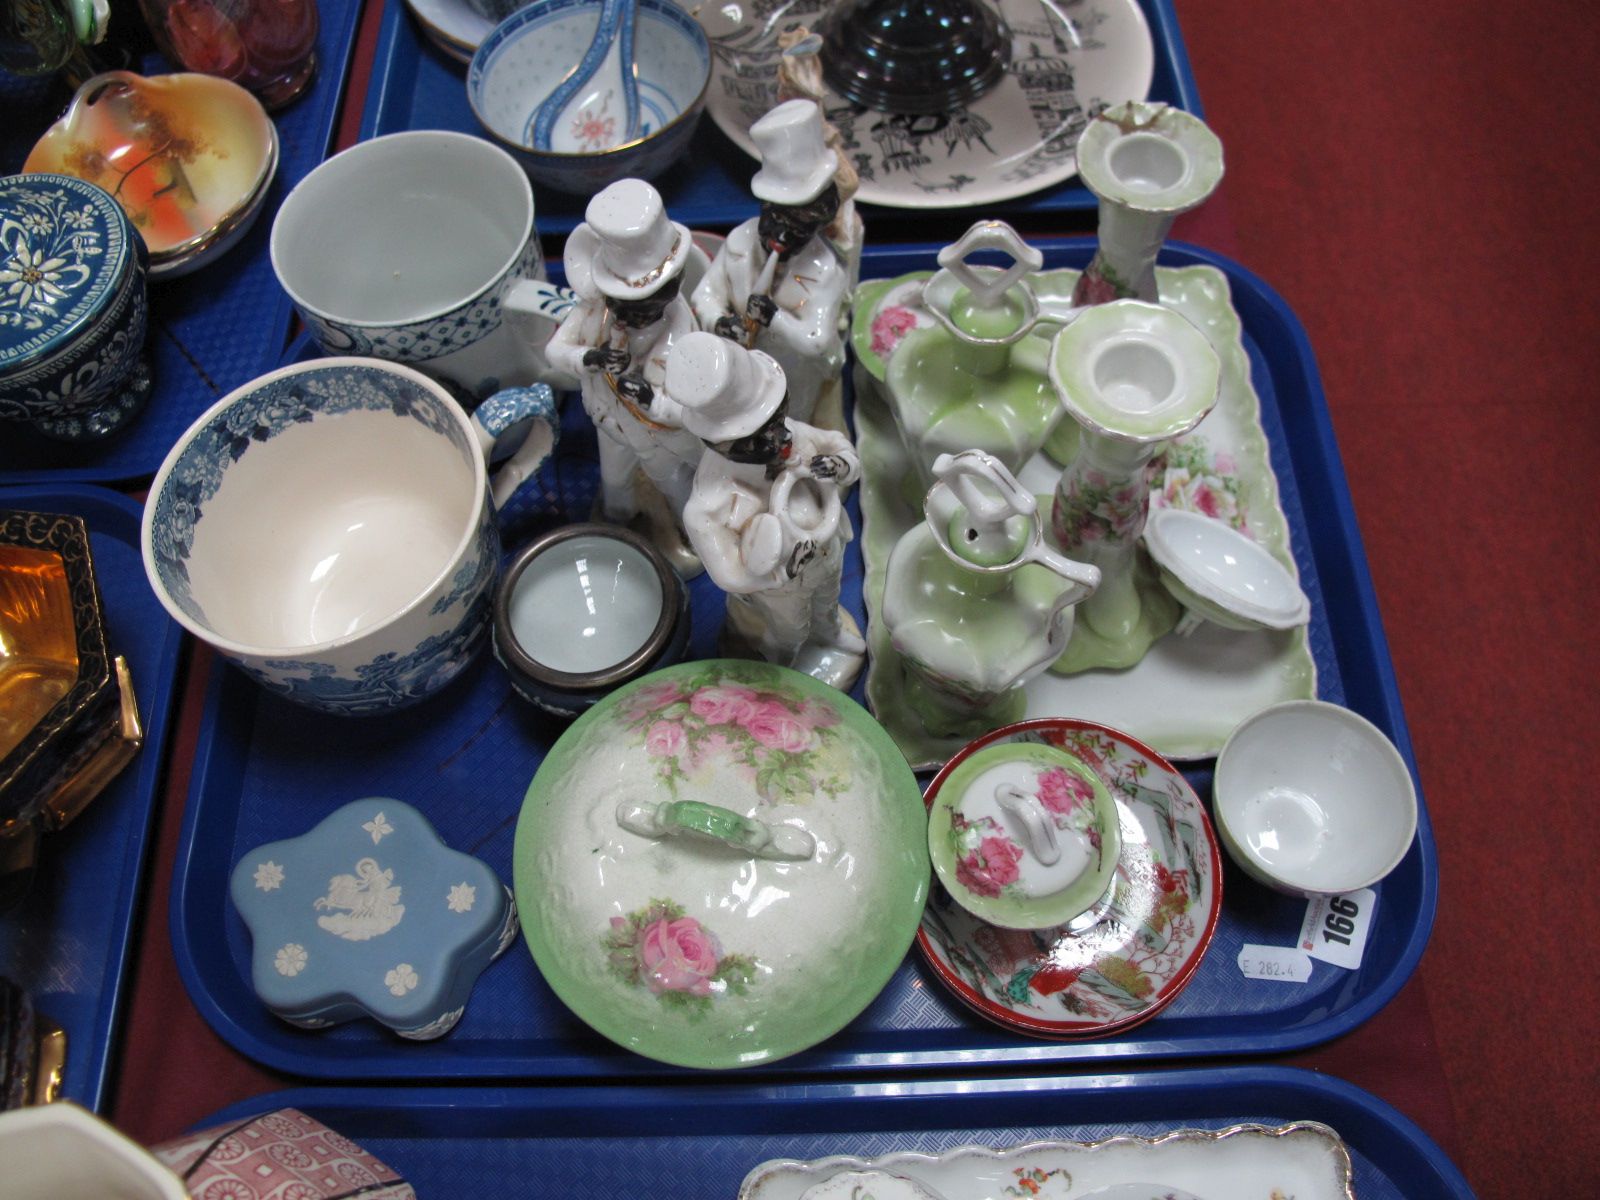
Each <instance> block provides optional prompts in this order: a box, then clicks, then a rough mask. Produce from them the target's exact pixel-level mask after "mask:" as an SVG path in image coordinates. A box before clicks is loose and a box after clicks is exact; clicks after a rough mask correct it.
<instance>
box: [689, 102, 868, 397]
mask: <svg viewBox="0 0 1600 1200" xmlns="http://www.w3.org/2000/svg"><path fill="white" fill-rule="evenodd" d="M750 136H751V138H752V139H753V140H754V141H755V143H756V145H757V147H759V148H760V150H761V169H760V170H759V171H757V172H756V174H755V177H754V178H753V179H752V180H751V181H750V190H751V191H752V192H754V193H755V196H756V199H758V200H760V201H761V215H760V216H759V217H752V218H750V220H748V221H746V222H744V224H742V225H740V226H738V227H737V228H736V229H734V230H733V232H732V233H730V234H729V235H728V240H727V241H725V242H724V243H723V244H722V248H721V249H720V250H719V251H718V252H717V256H716V258H715V259H714V260H713V261H712V263H711V268H710V269H709V270H708V271H707V272H706V274H705V278H704V279H702V280H701V281H700V285H699V286H698V287H697V288H695V290H694V296H693V304H694V311H695V316H696V317H698V318H699V321H700V327H701V328H702V329H707V330H711V331H713V332H715V333H717V334H720V335H721V336H723V337H725V338H729V339H731V340H733V341H736V342H738V343H739V344H740V345H742V346H745V347H746V348H747V349H757V350H762V351H764V352H766V353H767V354H770V355H771V356H772V357H773V358H774V359H776V360H777V362H778V365H779V366H781V367H782V368H783V372H784V376H785V377H786V378H787V379H788V381H789V403H790V405H791V411H792V412H793V414H794V416H795V417H796V418H797V419H799V420H801V421H811V420H813V419H814V414H816V413H817V411H818V409H819V407H821V408H822V411H823V413H824V414H825V417H824V419H825V420H827V421H828V422H829V423H833V422H834V421H835V420H839V419H840V418H837V417H836V416H835V415H834V411H833V410H834V406H835V405H836V403H837V396H838V394H839V391H840V389H841V388H842V386H843V385H842V373H843V369H844V338H843V333H842V330H841V328H840V322H841V319H842V317H843V312H844V306H845V301H846V299H847V298H848V293H849V290H850V285H849V267H848V266H847V264H846V263H845V262H844V261H843V260H842V259H841V258H840V256H839V252H838V251H837V250H836V249H835V248H834V246H833V244H832V243H831V242H829V240H828V239H827V238H826V237H825V236H823V231H824V230H825V229H826V228H827V227H828V226H829V225H830V224H831V223H832V222H833V220H834V218H835V217H836V216H837V215H838V211H839V205H840V199H839V188H838V186H837V184H836V183H835V179H834V176H835V174H836V173H837V171H838V169H839V155H838V152H837V151H835V150H830V149H829V148H828V147H827V145H826V144H825V142H824V140H823V128H822V110H821V109H820V108H818V107H817V105H816V104H815V103H814V102H813V101H810V100H789V101H786V102H784V103H783V104H780V105H778V106H777V107H776V108H774V109H773V110H772V111H771V112H769V113H767V114H766V116H764V117H762V118H761V119H760V120H758V121H757V122H756V123H755V124H754V125H752V126H750Z"/></svg>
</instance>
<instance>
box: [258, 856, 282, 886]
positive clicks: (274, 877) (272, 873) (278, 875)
mask: <svg viewBox="0 0 1600 1200" xmlns="http://www.w3.org/2000/svg"><path fill="white" fill-rule="evenodd" d="M255 879H256V886H257V887H258V888H260V889H261V890H262V891H263V892H272V891H276V890H277V889H278V888H280V887H282V886H283V868H282V867H280V866H279V865H278V864H277V863H275V862H272V861H271V860H268V861H267V862H264V863H262V864H260V865H259V866H258V867H256V875H255Z"/></svg>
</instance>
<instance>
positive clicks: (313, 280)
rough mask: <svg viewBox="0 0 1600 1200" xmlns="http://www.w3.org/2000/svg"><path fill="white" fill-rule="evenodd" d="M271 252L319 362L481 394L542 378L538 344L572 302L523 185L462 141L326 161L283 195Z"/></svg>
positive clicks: (420, 139) (476, 142) (393, 146)
mask: <svg viewBox="0 0 1600 1200" xmlns="http://www.w3.org/2000/svg"><path fill="white" fill-rule="evenodd" d="M271 249H272V267H273V270H274V271H276V272H277V275H278V282H279V283H280V284H282V285H283V289H284V290H285V291H286V292H288V293H289V297H290V299H292V300H293V301H294V304H295V308H296V309H297V310H298V311H299V313H300V316H301V319H303V320H304V321H305V323H306V327H307V328H308V329H310V331H311V334H312V336H313V337H314V338H316V340H317V344H318V345H319V346H321V347H322V349H323V352H324V353H327V354H335V355H337V354H358V355H365V356H371V357H374V358H381V359H385V360H387V361H389V362H402V363H408V364H410V365H411V366H414V367H416V368H418V369H419V370H421V371H424V372H426V373H427V374H429V375H432V376H433V377H434V378H436V379H441V380H445V381H447V382H449V383H452V384H455V385H458V386H460V387H462V388H465V389H466V390H467V391H469V392H471V393H472V394H473V395H474V396H478V397H482V396H486V395H489V394H490V393H492V392H495V391H498V390H499V389H501V388H503V387H526V386H528V385H529V384H532V383H536V382H538V381H540V380H541V379H543V378H545V374H546V371H547V364H546V362H545V357H544V346H545V343H546V342H547V341H549V339H550V334H551V333H553V332H554V331H555V328H556V326H557V325H559V324H560V323H561V319H562V318H563V317H564V316H565V315H566V313H567V310H568V309H569V308H571V307H572V303H573V298H572V295H571V293H569V292H567V291H566V290H565V289H564V288H558V287H555V286H553V285H551V284H550V283H548V282H546V281H545V266H544V256H543V254H542V253H541V252H540V249H539V238H538V233H537V230H536V228H535V224H534V205H533V189H532V188H531V187H530V186H529V184H528V177H527V176H526V175H525V174H523V172H522V169H521V168H520V167H518V166H517V164H516V162H515V161H514V160H513V159H512V157H511V156H510V155H509V154H507V153H506V152H505V151H504V150H501V149H499V148H498V147H495V146H492V145H490V144H489V143H488V142H486V141H484V140H483V139H481V138H475V137H470V136H468V135H467V134H464V133H451V132H448V131H445V130H437V129H426V130H411V131H408V132H404V133H393V134H389V135H387V136H385V137H379V138H373V139H372V140H370V141H366V142H358V143H357V144H356V145H354V146H351V147H350V148H349V149H348V150H345V151H343V152H342V153H339V154H336V155H334V156H333V157H332V158H330V159H328V160H327V161H326V162H324V163H322V164H321V165H320V166H318V167H317V168H316V169H315V170H314V171H312V172H311V173H310V174H309V175H307V176H306V177H305V178H304V179H302V180H301V181H300V183H299V184H298V185H297V186H296V187H295V189H294V190H293V191H292V192H290V193H289V195H288V196H287V197H285V199H284V201H283V204H282V206H281V207H280V208H279V209H278V215H277V217H276V218H275V219H274V221H273V224H272V241H271Z"/></svg>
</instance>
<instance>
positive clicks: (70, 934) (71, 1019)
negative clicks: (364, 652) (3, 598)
mask: <svg viewBox="0 0 1600 1200" xmlns="http://www.w3.org/2000/svg"><path fill="white" fill-rule="evenodd" d="M0 508H18V509H24V510H28V511H33V512H55V513H74V514H76V515H78V516H80V517H82V518H83V519H84V521H85V522H86V523H87V524H88V526H89V550H90V553H91V554H92V555H93V556H94V569H95V578H96V580H97V581H98V582H99V585H100V596H101V600H102V602H103V603H104V606H105V613H106V631H107V642H108V644H109V646H110V649H111V652H112V653H113V654H121V655H123V656H124V657H125V658H126V659H127V660H128V667H129V669H130V670H131V671H132V674H133V689H134V693H135V694H136V695H137V696H138V698H139V717H140V720H141V722H142V723H143V725H144V746H143V748H142V749H141V750H140V751H139V753H138V754H137V755H136V756H135V757H134V760H133V761H132V762H131V763H129V764H128V765H127V766H126V767H124V768H123V770H122V772H121V773H120V774H119V775H118V776H117V777H116V778H115V779H113V780H112V781H111V784H110V786H108V787H107V788H106V790H105V791H103V792H102V793H101V794H100V795H98V796H96V797H95V798H94V800H93V801H92V802H90V804H89V807H88V808H86V809H85V810H84V812H83V815H82V816H80V817H79V818H78V819H77V820H76V821H74V822H73V823H72V824H71V825H69V826H67V828H66V829H64V830H62V831H61V832H60V833H54V834H49V835H47V836H46V837H45V838H44V839H43V840H42V841H41V843H40V846H39V868H38V873H37V874H36V875H35V876H34V880H33V886H32V888H31V889H30V890H29V892H28V895H27V897H26V898H25V899H24V900H23V901H22V903H21V904H20V905H19V906H18V907H17V908H16V909H14V910H13V911H11V912H9V913H6V914H5V915H3V916H0V975H4V976H6V977H7V978H9V979H11V980H12V981H13V982H14V983H16V984H18V985H19V986H20V987H22V988H23V989H24V990H26V991H27V992H28V993H29V994H30V995H31V996H32V997H33V1002H34V1005H35V1007H37V1008H38V1010H39V1012H40V1013H41V1014H42V1015H44V1016H46V1017H49V1018H50V1019H52V1020H53V1021H55V1022H56V1023H57V1024H58V1025H60V1026H62V1028H64V1029H65V1030H66V1033H67V1068H66V1074H65V1079H64V1080H63V1084H62V1095H63V1096H64V1097H65V1098H66V1099H69V1100H76V1101H77V1102H78V1103H79V1104H82V1105H84V1106H86V1107H88V1108H94V1109H98V1108H99V1107H100V1105H101V1103H102V1101H104V1100H105V1099H107V1096H106V1083H107V1080H108V1078H109V1076H110V1066H111V1052H112V1048H113V1043H114V1041H115V1037H116V1030H117V1021H118V1015H119V1013H120V1012H121V1008H122V1000H123V966H124V964H125V962H126V960H127V956H128V949H129V946H130V945H131V942H132V936H133V925H134V921H135V920H136V919H137V917H138V914H139V885H140V876H141V870H142V868H143V865H144V857H145V852H146V850H147V845H148V841H149V834H150V820H151V815H152V814H153V813H154V812H155V803H156V795H157V792H158V790H159V788H160V786H161V779H162V758H163V756H164V754H165V752H166V730H167V716H168V713H169V710H170V709H171V707H172V698H173V688H174V684H175V682H176V680H177V670H178V650H179V647H180V646H181V645H182V644H183V639H182V632H183V631H182V630H180V629H179V628H178V626H177V625H176V624H175V623H174V622H173V621H172V620H171V619H170V618H169V617H168V616H167V614H166V613H165V612H164V611H163V610H162V608H161V604H160V602H159V601H157V600H156V597H155V593H154V592H152V591H151V590H150V585H149V583H148V582H146V580H145V575H144V561H143V559H142V558H141V557H140V555H139V506H138V505H137V504H135V503H134V502H133V501H132V500H129V499H128V498H127V497H125V496H119V495H117V494H116V493H114V492H108V491H104V490H102V489H100V488H93V487H82V486H75V485H71V484H66V485H61V486H43V487H17V488H0Z"/></svg>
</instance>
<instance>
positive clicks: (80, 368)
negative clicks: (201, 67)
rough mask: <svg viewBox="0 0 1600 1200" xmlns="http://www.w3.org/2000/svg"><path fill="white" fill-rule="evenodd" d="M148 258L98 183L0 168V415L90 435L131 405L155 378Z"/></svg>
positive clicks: (56, 432)
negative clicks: (148, 333) (148, 332)
mask: <svg viewBox="0 0 1600 1200" xmlns="http://www.w3.org/2000/svg"><path fill="white" fill-rule="evenodd" d="M147 260H148V254H147V252H146V250H145V245H144V241H143V239H141V238H140V237H139V235H138V233H137V231H135V229H134V228H133V225H132V224H131V223H130V222H129V220H128V218H127V216H126V214H124V213H123V211H122V209H121V207H120V206H119V205H118V204H117V202H116V201H115V200H113V199H112V198H111V196H110V195H109V194H108V193H107V192H106V191H105V190H104V189H103V188H99V187H96V186H95V185H94V184H92V183H86V182H85V181H83V180H82V179H76V178H74V177H72V176H71V175H44V174H39V175H11V176H7V177H5V178H3V179H0V420H4V421H17V422H21V423H23V424H26V425H31V426H32V427H33V428H34V429H36V430H38V432H40V433H42V434H44V435H45V436H46V437H51V438H56V439H58V440H60V441H67V442H89V441H97V440H99V439H101V438H105V437H109V436H110V435H112V434H114V433H116V432H117V431H118V430H119V429H121V428H122V427H123V426H125V425H126V424H127V423H128V422H129V421H131V420H133V418H134V417H136V416H138V415H139V413H140V412H141V411H142V410H143V408H144V406H145V402H146V401H147V400H148V399H149V398H150V391H151V385H152V376H151V373H150V366H149V363H148V362H147V361H146V359H145V355H144V337H145V325H146V321H147V318H148V306H147V299H146V296H145V271H146V263H147Z"/></svg>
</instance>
